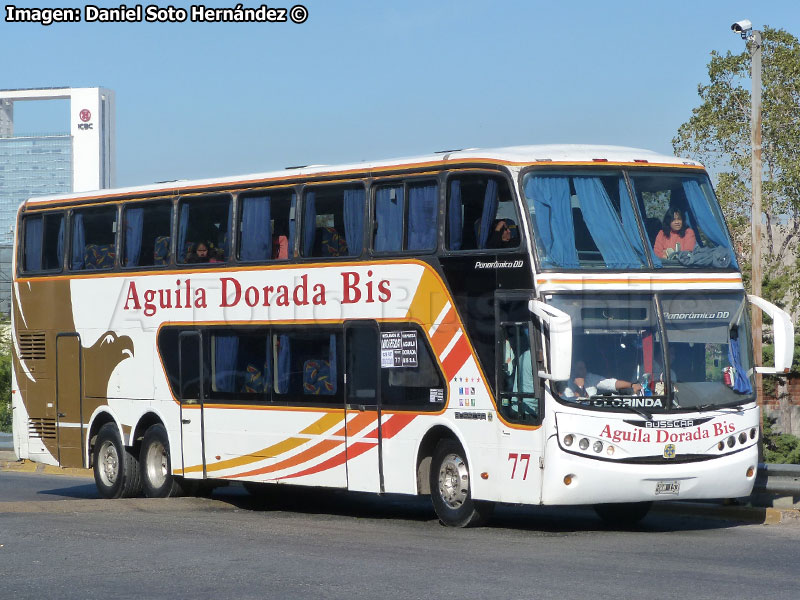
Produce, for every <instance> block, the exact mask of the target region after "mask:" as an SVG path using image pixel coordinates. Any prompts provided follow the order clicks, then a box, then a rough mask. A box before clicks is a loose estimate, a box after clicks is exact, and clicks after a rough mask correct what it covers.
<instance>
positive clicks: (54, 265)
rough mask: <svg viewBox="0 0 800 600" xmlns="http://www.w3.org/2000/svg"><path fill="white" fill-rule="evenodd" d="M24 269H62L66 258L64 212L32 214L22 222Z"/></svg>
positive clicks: (31, 270) (33, 270)
mask: <svg viewBox="0 0 800 600" xmlns="http://www.w3.org/2000/svg"><path fill="white" fill-rule="evenodd" d="M22 223H23V224H22V227H23V230H24V246H23V260H22V271H23V272H24V273H31V272H33V273H35V272H37V271H57V270H60V269H61V267H62V264H63V259H64V213H46V214H44V215H31V216H28V217H25V219H24V221H23V222H22Z"/></svg>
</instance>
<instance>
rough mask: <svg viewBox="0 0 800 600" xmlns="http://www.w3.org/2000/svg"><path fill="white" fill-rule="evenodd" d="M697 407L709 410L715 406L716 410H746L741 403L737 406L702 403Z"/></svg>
mask: <svg viewBox="0 0 800 600" xmlns="http://www.w3.org/2000/svg"><path fill="white" fill-rule="evenodd" d="M696 408H697V410H709V409H712V408H714V409H716V410H732V411H733V412H742V411H743V410H744V406H741V405H739V404H737V405H735V406H716V405H715V404H701V405H700V406H698V407H696Z"/></svg>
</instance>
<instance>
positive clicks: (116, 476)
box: [92, 423, 142, 498]
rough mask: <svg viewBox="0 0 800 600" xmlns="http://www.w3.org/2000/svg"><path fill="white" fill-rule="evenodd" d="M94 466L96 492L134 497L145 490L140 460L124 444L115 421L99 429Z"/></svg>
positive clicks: (93, 459) (120, 496)
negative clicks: (141, 477) (140, 471)
mask: <svg viewBox="0 0 800 600" xmlns="http://www.w3.org/2000/svg"><path fill="white" fill-rule="evenodd" d="M92 467H93V469H94V482H95V485H97V491H98V492H100V495H101V496H102V497H103V498H132V497H134V496H138V495H139V494H140V493H141V492H142V483H141V479H140V478H139V461H138V460H136V456H135V455H134V454H133V453H132V452H131V451H130V450H128V449H127V448H125V446H123V445H122V438H120V436H119V429H117V426H116V425H115V424H114V423H106V424H105V425H103V426H102V427H101V428H100V431H98V432H97V438H96V439H95V442H94V451H93V456H92Z"/></svg>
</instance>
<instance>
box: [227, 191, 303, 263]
mask: <svg viewBox="0 0 800 600" xmlns="http://www.w3.org/2000/svg"><path fill="white" fill-rule="evenodd" d="M294 205H295V194H294V193H293V192H292V191H290V190H273V191H270V190H265V191H262V192H258V193H257V194H249V195H247V196H243V197H241V198H240V200H239V207H240V208H239V227H238V231H239V260H241V261H243V262H250V261H269V260H286V259H288V258H291V252H292V249H293V248H294V223H293V222H292V220H291V214H292V208H293V207H294Z"/></svg>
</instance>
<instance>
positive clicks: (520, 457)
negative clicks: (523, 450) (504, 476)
mask: <svg viewBox="0 0 800 600" xmlns="http://www.w3.org/2000/svg"><path fill="white" fill-rule="evenodd" d="M508 460H513V461H514V466H513V467H512V468H511V479H514V475H516V473H517V463H518V462H523V461H524V462H525V471H524V472H523V473H522V480H523V481H525V480H526V479H527V478H528V466H530V464H531V455H530V454H517V453H516V452H509V454H508Z"/></svg>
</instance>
